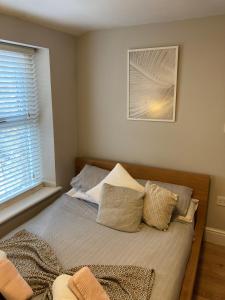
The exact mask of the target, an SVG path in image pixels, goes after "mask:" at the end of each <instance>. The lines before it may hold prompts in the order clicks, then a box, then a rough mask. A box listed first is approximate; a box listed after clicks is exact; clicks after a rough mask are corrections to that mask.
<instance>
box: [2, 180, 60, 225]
mask: <svg viewBox="0 0 225 300" xmlns="http://www.w3.org/2000/svg"><path fill="white" fill-rule="evenodd" d="M61 189H62V188H61V187H60V186H58V187H42V188H41V189H39V190H38V191H35V192H34V193H32V194H31V195H29V196H26V197H25V198H23V199H21V200H19V201H18V202H16V203H13V204H12V205H9V206H7V207H5V208H2V209H1V206H0V224H3V223H4V222H6V221H8V220H10V219H11V218H13V217H15V216H16V215H18V214H20V213H21V212H23V211H25V210H26V209H28V208H30V207H32V206H34V205H35V204H37V203H39V202H41V201H43V200H45V199H46V198H48V197H50V196H52V195H54V194H56V193H57V192H59V191H60V190H61Z"/></svg>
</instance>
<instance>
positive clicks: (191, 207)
mask: <svg viewBox="0 0 225 300" xmlns="http://www.w3.org/2000/svg"><path fill="white" fill-rule="evenodd" d="M198 202H199V200H197V199H191V203H190V205H189V208H188V211H187V214H186V216H178V217H177V218H176V219H175V221H179V222H184V223H192V222H193V221H194V215H195V212H196V210H197V208H198Z"/></svg>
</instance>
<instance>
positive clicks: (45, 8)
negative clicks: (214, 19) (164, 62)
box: [0, 0, 225, 35]
mask: <svg viewBox="0 0 225 300" xmlns="http://www.w3.org/2000/svg"><path fill="white" fill-rule="evenodd" d="M0 13H3V14H7V15H13V16H17V17H19V18H21V19H24V20H29V21H32V22H34V23H38V24H41V25H44V26H46V27H49V28H53V29H57V30H60V31H64V32H68V33H71V34H74V35H80V34H82V33H84V32H87V31H90V30H96V29H105V28H115V27H122V26H131V25H142V24H148V23H153V22H167V21H175V20H184V19H191V18H199V17H205V16H213V15H221V14H225V0H0Z"/></svg>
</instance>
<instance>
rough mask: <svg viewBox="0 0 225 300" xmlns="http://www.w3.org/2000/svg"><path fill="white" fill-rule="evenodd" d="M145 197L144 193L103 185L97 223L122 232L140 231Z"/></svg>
mask: <svg viewBox="0 0 225 300" xmlns="http://www.w3.org/2000/svg"><path fill="white" fill-rule="evenodd" d="M143 196H144V193H143V192H138V191H135V190H132V189H130V188H126V187H120V186H113V185H110V184H107V183H103V185H102V188H101V195H100V203H99V209H98V215H97V219H96V221H97V222H98V223H99V224H102V225H105V226H107V227H110V228H113V229H116V230H120V231H126V232H136V231H138V230H139V225H140V223H141V219H142V210H143Z"/></svg>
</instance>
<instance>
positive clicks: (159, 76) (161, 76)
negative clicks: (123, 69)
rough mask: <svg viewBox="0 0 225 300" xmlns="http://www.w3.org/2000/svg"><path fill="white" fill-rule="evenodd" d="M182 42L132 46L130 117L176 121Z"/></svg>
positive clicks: (128, 77)
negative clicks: (144, 46)
mask: <svg viewBox="0 0 225 300" xmlns="http://www.w3.org/2000/svg"><path fill="white" fill-rule="evenodd" d="M178 51H179V46H168V47H154V48H141V49H129V50H128V53H127V119H128V120H135V121H137V120H138V121H155V122H175V121H176V98H177V73H178Z"/></svg>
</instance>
